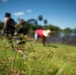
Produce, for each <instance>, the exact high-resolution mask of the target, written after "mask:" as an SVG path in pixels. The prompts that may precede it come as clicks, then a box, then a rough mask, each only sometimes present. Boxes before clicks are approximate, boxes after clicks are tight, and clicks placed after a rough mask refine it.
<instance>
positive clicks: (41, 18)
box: [38, 15, 43, 24]
mask: <svg viewBox="0 0 76 75" xmlns="http://www.w3.org/2000/svg"><path fill="white" fill-rule="evenodd" d="M38 20H39V21H40V22H41V21H42V20H43V17H42V15H39V16H38ZM40 24H41V23H40Z"/></svg>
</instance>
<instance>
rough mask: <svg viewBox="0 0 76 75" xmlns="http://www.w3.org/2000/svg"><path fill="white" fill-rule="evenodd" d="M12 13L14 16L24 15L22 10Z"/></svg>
mask: <svg viewBox="0 0 76 75" xmlns="http://www.w3.org/2000/svg"><path fill="white" fill-rule="evenodd" d="M14 15H15V16H22V15H24V12H15V13H14Z"/></svg>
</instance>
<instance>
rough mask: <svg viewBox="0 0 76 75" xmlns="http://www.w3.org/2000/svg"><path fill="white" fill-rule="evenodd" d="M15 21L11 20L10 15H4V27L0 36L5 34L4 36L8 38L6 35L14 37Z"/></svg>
mask: <svg viewBox="0 0 76 75" xmlns="http://www.w3.org/2000/svg"><path fill="white" fill-rule="evenodd" d="M14 25H15V21H14V20H13V19H12V18H11V14H10V13H5V19H4V26H3V29H2V34H3V33H4V32H5V34H6V35H7V36H8V34H11V35H14V32H15V27H14Z"/></svg>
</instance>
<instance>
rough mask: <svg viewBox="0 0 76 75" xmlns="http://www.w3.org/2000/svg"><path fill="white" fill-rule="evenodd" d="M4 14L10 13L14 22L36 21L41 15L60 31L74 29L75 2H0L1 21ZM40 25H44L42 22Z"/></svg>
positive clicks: (49, 0) (57, 0)
mask: <svg viewBox="0 0 76 75" xmlns="http://www.w3.org/2000/svg"><path fill="white" fill-rule="evenodd" d="M6 12H9V13H11V17H12V18H13V19H14V20H15V21H17V19H18V18H22V19H24V20H25V21H27V20H29V19H32V18H33V19H36V20H38V16H39V15H42V17H43V20H45V19H46V20H47V21H48V24H52V25H54V26H58V27H60V28H61V29H64V28H68V27H69V28H71V29H73V28H76V0H0V20H1V21H4V16H5V13H6ZM38 23H40V22H39V21H38ZM41 24H42V25H44V23H43V21H42V22H41Z"/></svg>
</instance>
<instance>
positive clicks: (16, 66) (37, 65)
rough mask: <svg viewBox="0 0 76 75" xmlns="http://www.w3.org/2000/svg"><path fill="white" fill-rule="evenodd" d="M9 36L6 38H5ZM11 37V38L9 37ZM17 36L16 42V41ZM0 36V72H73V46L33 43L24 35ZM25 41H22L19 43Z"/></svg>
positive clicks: (29, 74) (75, 63)
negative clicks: (11, 44)
mask: <svg viewBox="0 0 76 75" xmlns="http://www.w3.org/2000/svg"><path fill="white" fill-rule="evenodd" d="M8 38H9V37H8ZM10 38H12V37H10ZM16 38H17V39H18V41H19V42H17V40H15V39H16ZM10 40H11V41H12V43H13V47H11V46H10V44H9V40H7V37H2V38H0V74H1V75H75V74H76V67H75V66H76V47H75V46H67V45H61V44H58V43H57V44H54V43H51V44H50V43H49V44H46V46H43V45H42V44H41V43H39V42H37V43H34V40H33V39H32V38H29V37H28V36H27V35H22V34H21V35H19V36H18V37H14V38H12V39H10ZM22 41H25V42H24V43H21V42H22Z"/></svg>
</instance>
